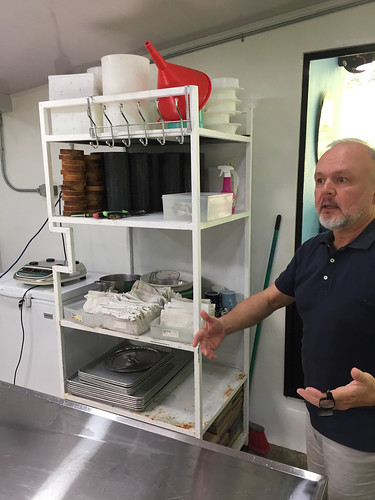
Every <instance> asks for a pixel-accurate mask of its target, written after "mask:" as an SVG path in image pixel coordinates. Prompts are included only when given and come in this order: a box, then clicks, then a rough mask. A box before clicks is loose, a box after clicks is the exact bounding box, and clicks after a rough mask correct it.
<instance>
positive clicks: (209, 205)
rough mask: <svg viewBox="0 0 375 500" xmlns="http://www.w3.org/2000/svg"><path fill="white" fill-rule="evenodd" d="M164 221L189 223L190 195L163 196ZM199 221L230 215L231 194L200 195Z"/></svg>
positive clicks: (190, 211)
mask: <svg viewBox="0 0 375 500" xmlns="http://www.w3.org/2000/svg"><path fill="white" fill-rule="evenodd" d="M162 198H163V214H164V219H165V220H181V221H182V220H184V221H191V216H192V201H191V193H175V194H164V195H163V196H162ZM200 200H201V220H202V221H204V222H205V221H210V220H215V219H220V218H221V217H228V216H229V215H232V204H233V194H232V193H201V198H200Z"/></svg>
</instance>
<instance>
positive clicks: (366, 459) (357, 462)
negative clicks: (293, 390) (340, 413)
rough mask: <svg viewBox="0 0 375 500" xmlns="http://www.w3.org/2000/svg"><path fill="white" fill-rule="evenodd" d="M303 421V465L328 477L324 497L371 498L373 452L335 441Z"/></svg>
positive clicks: (333, 499)
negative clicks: (304, 432)
mask: <svg viewBox="0 0 375 500" xmlns="http://www.w3.org/2000/svg"><path fill="white" fill-rule="evenodd" d="M322 418H329V417H322ZM306 422H307V423H306V450H307V466H308V469H309V471H311V472H315V473H317V474H321V475H323V476H327V477H328V500H344V499H354V500H375V453H368V452H363V451H358V450H353V449H352V448H348V447H347V446H343V445H341V444H338V443H336V442H335V441H332V440H331V439H328V438H326V437H324V436H322V435H321V434H320V433H319V432H317V431H316V430H315V429H314V428H313V427H312V425H311V423H310V418H309V416H307V420H306ZM374 425H375V422H374Z"/></svg>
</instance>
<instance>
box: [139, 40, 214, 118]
mask: <svg viewBox="0 0 375 500" xmlns="http://www.w3.org/2000/svg"><path fill="white" fill-rule="evenodd" d="M145 47H146V49H147V50H148V52H149V54H150V56H151V57H152V59H153V61H154V63H155V64H156V66H157V68H158V89H166V88H170V87H183V86H185V85H197V87H198V104H199V109H200V110H201V109H202V108H203V106H204V105H205V104H206V102H207V101H208V98H209V97H210V94H211V88H212V84H211V80H210V78H209V77H208V76H207V75H206V74H205V73H203V72H202V71H198V70H196V69H191V68H186V67H185V66H179V65H178V64H173V63H169V62H167V61H166V60H165V59H164V58H163V57H162V56H161V55H160V53H159V52H158V51H157V50H156V49H155V47H154V46H153V45H152V43H151V42H146V43H145ZM178 109H179V110H180V113H181V116H182V118H183V119H185V118H186V104H185V97H184V96H179V98H178ZM159 110H160V113H161V115H162V117H163V118H164V120H166V121H176V120H179V119H180V117H179V115H178V112H177V110H176V106H175V100H174V97H163V98H162V99H160V102H159Z"/></svg>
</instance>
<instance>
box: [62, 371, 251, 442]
mask: <svg viewBox="0 0 375 500" xmlns="http://www.w3.org/2000/svg"><path fill="white" fill-rule="evenodd" d="M246 379H247V375H246V374H245V373H244V372H241V371H240V370H237V369H235V368H230V367H227V366H222V365H219V364H218V363H217V362H216V363H212V362H205V363H203V374H202V401H203V408H202V410H203V433H204V432H205V431H206V430H207V429H208V428H209V426H210V425H211V424H212V422H213V421H214V420H215V418H216V417H217V416H218V415H219V414H220V413H221V411H222V410H223V408H224V407H225V406H226V405H227V404H228V402H229V401H230V400H231V399H232V397H233V396H234V395H235V394H236V393H237V391H238V390H239V389H240V388H241V386H242V385H243V384H244V383H245V381H246ZM65 397H66V398H67V399H71V400H73V401H76V402H79V403H82V404H85V405H88V406H94V407H96V408H100V409H102V410H105V411H109V412H112V413H117V414H119V415H123V416H127V417H130V418H135V417H136V418H137V420H141V421H143V422H148V423H152V424H154V425H159V426H162V427H164V428H167V429H170V430H174V431H176V430H178V431H179V432H182V433H184V434H189V435H192V436H194V435H195V423H194V418H195V413H194V373H193V367H192V366H188V367H186V368H185V369H184V370H182V372H180V374H178V375H177V376H176V377H175V378H174V379H173V381H172V382H171V384H170V386H169V387H168V394H167V395H166V396H165V393H162V394H161V395H160V396H159V397H158V396H156V397H155V398H154V400H153V401H152V402H151V404H150V405H149V406H148V407H147V408H146V410H145V411H143V412H135V411H130V410H126V409H123V408H119V407H116V406H112V405H107V404H104V403H101V402H99V401H94V400H91V399H86V398H81V397H77V396H73V395H72V394H70V393H67V394H65ZM176 428H177V429H176Z"/></svg>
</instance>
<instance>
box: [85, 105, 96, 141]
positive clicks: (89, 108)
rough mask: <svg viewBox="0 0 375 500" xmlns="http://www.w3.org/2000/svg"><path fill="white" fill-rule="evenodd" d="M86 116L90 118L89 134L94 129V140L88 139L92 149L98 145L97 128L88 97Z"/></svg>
mask: <svg viewBox="0 0 375 500" xmlns="http://www.w3.org/2000/svg"><path fill="white" fill-rule="evenodd" d="M86 110H87V116H88V117H89V120H90V124H91V126H90V128H89V134H90V135H91V136H92V131H94V139H95V142H92V141H90V146H92V147H93V148H94V149H96V148H98V147H99V141H98V130H97V128H96V123H95V122H94V120H93V118H92V114H91V106H90V98H89V97H88V98H87V108H86Z"/></svg>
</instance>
